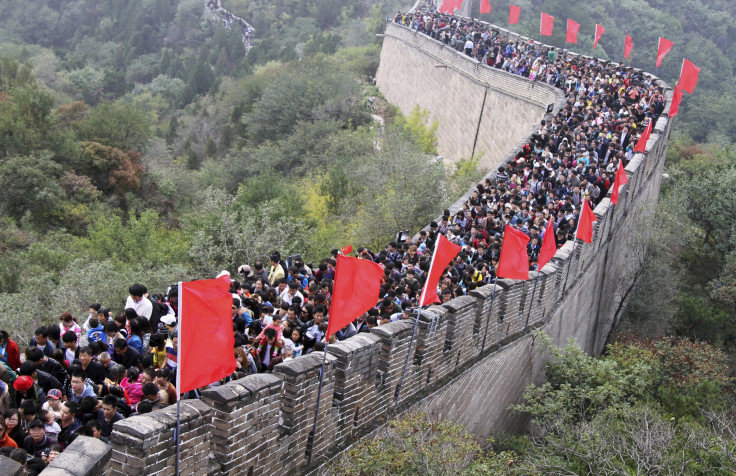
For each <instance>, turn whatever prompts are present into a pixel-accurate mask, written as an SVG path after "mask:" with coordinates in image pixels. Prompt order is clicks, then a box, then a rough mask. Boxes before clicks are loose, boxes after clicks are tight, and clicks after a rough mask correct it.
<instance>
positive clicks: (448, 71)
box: [376, 23, 564, 169]
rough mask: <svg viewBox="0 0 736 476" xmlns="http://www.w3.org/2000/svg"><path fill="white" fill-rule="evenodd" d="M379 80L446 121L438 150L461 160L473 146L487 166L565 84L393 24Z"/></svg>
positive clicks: (556, 101) (407, 105)
mask: <svg viewBox="0 0 736 476" xmlns="http://www.w3.org/2000/svg"><path fill="white" fill-rule="evenodd" d="M376 84H377V85H378V87H379V89H380V90H381V92H382V93H383V95H384V96H385V98H386V99H387V100H388V101H389V102H390V103H392V104H394V105H396V106H398V107H399V108H400V109H401V112H402V113H403V114H405V115H408V114H409V113H410V112H411V111H412V109H414V108H415V107H416V106H419V107H420V108H422V109H426V110H427V111H429V114H430V120H431V121H434V120H436V121H438V123H439V128H438V130H437V141H438V146H437V148H438V151H439V154H440V155H442V156H443V157H444V158H445V159H446V160H447V161H448V162H451V163H455V162H457V161H458V160H460V159H461V158H467V157H470V156H471V155H472V154H473V153H475V154H481V153H482V154H483V156H482V158H481V162H480V165H481V167H484V168H486V169H490V168H495V167H496V166H497V165H499V164H500V163H501V162H502V161H503V159H504V157H505V156H506V154H508V152H509V151H510V150H511V149H513V148H514V147H515V146H516V145H517V144H518V143H519V142H520V141H521V140H522V139H523V138H524V137H525V136H527V135H528V134H529V133H530V132H531V131H533V130H534V129H535V128H536V127H537V126H538V125H539V123H540V121H541V119H543V118H544V117H545V115H546V111H547V107H548V106H549V105H553V107H554V111H555V112H557V111H558V110H559V109H558V107H559V105H560V104H561V101H564V96H563V94H562V91H560V90H559V89H557V88H554V87H553V86H550V85H548V84H545V83H541V82H538V81H531V80H529V79H527V78H523V77H521V76H518V75H514V74H511V73H509V72H506V71H502V70H499V69H496V68H490V67H488V66H486V65H483V64H481V63H479V62H478V61H476V60H474V59H472V58H470V57H468V56H465V55H464V54H462V53H460V52H459V51H456V50H454V49H453V48H450V47H449V46H445V45H444V44H443V43H441V42H439V41H436V40H433V39H432V38H430V37H429V36H427V35H425V34H423V33H417V32H415V31H413V30H411V29H409V28H406V27H403V26H400V25H397V24H395V23H389V24H388V25H387V28H386V33H385V38H384V40H383V48H382V49H381V63H380V66H379V68H378V72H377V73H376Z"/></svg>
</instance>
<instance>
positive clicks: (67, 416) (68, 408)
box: [58, 402, 82, 449]
mask: <svg viewBox="0 0 736 476" xmlns="http://www.w3.org/2000/svg"><path fill="white" fill-rule="evenodd" d="M76 413H77V404H76V403H74V402H64V404H63V405H62V406H61V418H59V423H60V426H61V432H59V438H58V442H59V444H60V445H61V447H62V448H64V449H66V447H67V446H68V445H69V443H71V441H69V439H70V437H71V435H73V434H74V433H75V432H76V431H77V430H78V429H79V427H81V426H82V422H80V421H79V419H78V418H77V417H76Z"/></svg>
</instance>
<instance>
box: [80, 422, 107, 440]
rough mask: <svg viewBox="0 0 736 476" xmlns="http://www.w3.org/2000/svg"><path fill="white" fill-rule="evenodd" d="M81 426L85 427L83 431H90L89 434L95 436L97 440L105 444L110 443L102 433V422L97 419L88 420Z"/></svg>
mask: <svg viewBox="0 0 736 476" xmlns="http://www.w3.org/2000/svg"><path fill="white" fill-rule="evenodd" d="M85 427H86V428H85ZM82 428H85V431H89V432H90V433H91V434H90V436H91V437H92V438H97V439H98V440H100V441H102V442H103V443H105V444H106V445H109V444H110V439H109V438H108V437H106V436H105V435H103V434H102V424H101V423H100V422H99V421H97V420H90V421H88V422H87V424H85V425H84V427H82ZM80 430H81V428H80Z"/></svg>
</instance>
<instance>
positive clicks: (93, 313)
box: [82, 302, 102, 332]
mask: <svg viewBox="0 0 736 476" xmlns="http://www.w3.org/2000/svg"><path fill="white" fill-rule="evenodd" d="M100 309H102V304H100V303H99V302H93V303H92V304H90V305H89V309H88V312H89V313H88V314H87V319H85V321H84V323H83V324H82V330H83V331H85V332H86V331H89V330H90V329H93V328H95V327H97V326H93V325H92V319H97V313H98V312H100ZM98 322H99V321H98Z"/></svg>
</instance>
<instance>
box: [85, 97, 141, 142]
mask: <svg viewBox="0 0 736 476" xmlns="http://www.w3.org/2000/svg"><path fill="white" fill-rule="evenodd" d="M152 123H153V118H152V117H151V115H150V114H149V113H146V112H143V111H141V110H140V109H138V108H136V107H135V106H133V105H132V104H122V103H102V104H100V105H98V106H97V107H96V108H94V109H92V110H91V111H90V112H89V114H88V115H87V117H86V118H85V119H83V120H81V121H79V122H78V123H76V124H75V128H76V129H77V133H78V135H79V138H80V139H82V140H87V141H94V142H99V143H101V144H104V145H107V146H110V147H115V148H118V149H121V150H125V151H128V150H133V151H138V152H143V151H144V150H145V147H146V144H147V143H148V140H149V139H150V138H151V137H152V135H153V134H152V131H151V125H152Z"/></svg>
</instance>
